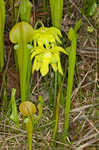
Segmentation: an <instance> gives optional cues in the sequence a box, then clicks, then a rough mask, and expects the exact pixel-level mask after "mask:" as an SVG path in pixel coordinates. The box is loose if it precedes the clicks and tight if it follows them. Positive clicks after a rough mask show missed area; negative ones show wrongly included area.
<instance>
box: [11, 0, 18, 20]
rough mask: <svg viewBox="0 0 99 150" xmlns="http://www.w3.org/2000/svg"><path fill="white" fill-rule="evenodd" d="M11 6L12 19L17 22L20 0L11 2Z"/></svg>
mask: <svg viewBox="0 0 99 150" xmlns="http://www.w3.org/2000/svg"><path fill="white" fill-rule="evenodd" d="M9 5H10V12H11V19H12V22H13V21H16V19H17V16H18V9H19V8H18V5H19V0H9Z"/></svg>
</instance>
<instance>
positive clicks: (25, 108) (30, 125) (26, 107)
mask: <svg viewBox="0 0 99 150" xmlns="http://www.w3.org/2000/svg"><path fill="white" fill-rule="evenodd" d="M37 109H38V116H36V117H35V116H34V114H35V113H36V107H35V105H34V104H33V103H32V102H30V101H25V102H22V103H21V104H20V106H19V110H20V112H21V114H22V115H23V116H24V117H25V119H24V123H25V125H26V130H27V134H28V145H29V150H32V134H33V130H34V125H35V124H36V123H37V122H38V120H39V119H40V118H41V115H42V110H43V99H42V97H41V96H40V97H39V104H38V105H37Z"/></svg>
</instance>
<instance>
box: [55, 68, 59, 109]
mask: <svg viewBox="0 0 99 150" xmlns="http://www.w3.org/2000/svg"><path fill="white" fill-rule="evenodd" d="M57 77H58V72H57V71H56V72H55V90H54V108H55V106H56V96H57Z"/></svg>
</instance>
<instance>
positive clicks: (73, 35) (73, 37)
mask: <svg viewBox="0 0 99 150" xmlns="http://www.w3.org/2000/svg"><path fill="white" fill-rule="evenodd" d="M80 26H81V20H79V21H78V22H77V23H76V25H75V27H74V29H73V28H70V30H69V32H68V39H69V40H70V42H71V46H70V47H68V48H67V50H68V51H69V68H68V81H67V91H66V106H65V127H64V133H65V139H66V137H67V135H68V128H69V112H70V103H71V94H72V87H73V79H74V72H75V63H76V44H77V31H78V30H79V28H80Z"/></svg>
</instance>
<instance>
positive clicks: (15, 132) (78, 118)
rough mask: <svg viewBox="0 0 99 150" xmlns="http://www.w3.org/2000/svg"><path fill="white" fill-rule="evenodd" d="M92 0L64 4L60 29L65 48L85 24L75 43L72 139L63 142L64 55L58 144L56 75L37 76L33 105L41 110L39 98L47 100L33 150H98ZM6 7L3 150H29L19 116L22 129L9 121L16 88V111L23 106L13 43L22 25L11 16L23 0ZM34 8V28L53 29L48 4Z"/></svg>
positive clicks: (98, 41)
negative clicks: (13, 30) (39, 25)
mask: <svg viewBox="0 0 99 150" xmlns="http://www.w3.org/2000/svg"><path fill="white" fill-rule="evenodd" d="M89 1H90V0H75V1H73V0H64V5H63V17H62V23H61V27H60V29H61V32H62V35H63V39H62V44H63V47H64V48H65V47H67V46H68V45H69V43H70V42H69V40H68V38H67V33H68V31H69V29H70V27H74V26H75V24H76V22H77V21H78V20H80V19H81V20H82V25H81V27H80V29H79V32H78V40H77V55H76V67H75V75H74V84H73V90H72V96H71V108H70V116H69V118H70V123H69V132H68V136H67V138H66V141H65V142H64V141H63V134H64V115H65V112H64V108H65V96H66V88H67V84H66V83H67V79H68V74H67V71H68V57H67V56H64V55H62V56H61V63H62V68H63V73H64V75H63V80H62V94H61V97H62V98H61V100H60V104H59V122H58V130H57V134H56V138H55V139H53V138H52V135H53V128H54V124H55V118H54V117H55V111H53V108H54V106H53V99H54V98H53V97H54V96H55V95H54V92H55V91H54V84H55V83H54V82H55V81H54V80H55V79H54V73H53V71H52V70H51V69H50V71H49V73H48V74H47V75H46V76H45V77H42V76H41V74H40V73H39V72H35V73H34V74H33V76H32V78H31V89H30V90H31V96H30V100H31V101H32V102H33V103H35V105H37V104H38V101H37V99H38V96H39V95H42V97H43V99H44V106H43V113H42V118H41V119H40V120H39V122H38V124H37V125H36V126H35V127H34V132H33V138H32V143H33V144H32V149H33V150H99V34H98V33H99V1H98V0H96V1H95V0H93V1H91V2H92V3H90V2H89ZM0 3H1V1H0ZM5 3H6V5H5V6H6V19H5V30H4V49H5V50H6V52H5V53H4V57H5V66H4V69H3V71H2V72H0V96H1V101H0V150H17V149H19V150H27V149H28V143H27V134H26V131H25V130H24V129H23V128H22V117H21V114H20V113H18V118H19V123H20V128H17V127H16V125H15V123H14V122H13V121H12V120H11V119H10V114H11V105H10V99H11V90H12V88H15V89H16V104H17V108H18V107H19V104H20V84H19V74H18V72H17V69H16V65H15V60H14V51H13V46H12V44H11V42H10V40H9V32H10V30H11V28H12V27H13V26H14V24H16V23H18V22H19V21H20V18H19V16H17V17H15V16H13V12H14V11H15V10H16V9H17V8H18V6H19V5H20V0H19V1H16V2H15V4H14V5H13V7H11V5H9V1H8V0H6V1H5ZM31 3H32V11H31V16H30V20H29V21H30V23H31V25H32V26H34V25H35V23H36V22H37V21H38V20H41V21H42V22H43V23H44V25H45V26H46V27H50V26H52V22H51V11H50V5H49V1H48V0H33V1H32V0H31ZM10 4H11V1H10ZM18 12H19V10H18ZM0 34H2V33H0ZM24 64H25V62H24ZM5 74H6V75H5ZM3 86H4V87H3ZM5 89H6V90H7V91H6V90H5ZM2 90H3V96H2ZM4 99H5V103H6V105H5V103H4ZM18 111H19V110H18ZM53 143H54V144H53Z"/></svg>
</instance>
